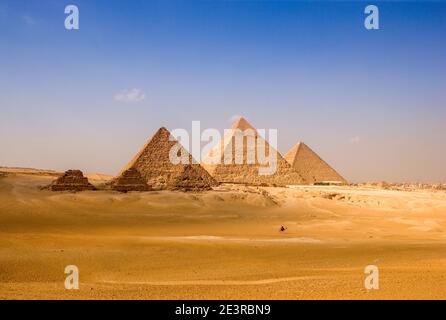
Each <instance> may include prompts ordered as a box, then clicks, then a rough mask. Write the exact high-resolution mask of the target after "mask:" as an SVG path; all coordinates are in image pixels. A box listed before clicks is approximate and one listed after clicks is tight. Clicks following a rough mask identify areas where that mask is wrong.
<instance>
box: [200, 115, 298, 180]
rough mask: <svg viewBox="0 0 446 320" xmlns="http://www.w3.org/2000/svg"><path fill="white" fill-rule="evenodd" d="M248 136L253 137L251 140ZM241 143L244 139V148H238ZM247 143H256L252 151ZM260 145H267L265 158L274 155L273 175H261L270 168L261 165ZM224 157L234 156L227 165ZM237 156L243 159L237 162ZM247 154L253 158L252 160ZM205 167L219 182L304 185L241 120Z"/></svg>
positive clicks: (206, 159)
mask: <svg viewBox="0 0 446 320" xmlns="http://www.w3.org/2000/svg"><path fill="white" fill-rule="evenodd" d="M247 134H250V135H251V136H249V137H248V136H247ZM241 139H243V140H242V141H243V146H236V141H241ZM248 139H252V140H251V141H255V144H253V145H250V146H249V149H248V143H247V142H248ZM258 143H264V145H265V148H264V150H265V154H266V157H269V155H270V154H271V152H274V153H275V157H273V158H275V159H276V161H277V162H276V170H275V172H274V173H273V174H264V173H263V174H261V172H262V170H264V169H266V168H267V167H268V165H267V164H265V163H262V162H261V161H259V154H257V151H256V146H257V145H258ZM239 144H240V143H239ZM242 148H243V149H242ZM248 151H249V153H248ZM225 153H226V154H229V155H230V154H231V153H232V162H229V161H226V163H225ZM236 154H238V155H239V156H242V159H241V160H238V161H237V162H236ZM248 154H250V155H251V158H249V159H250V160H249V159H248ZM252 157H253V158H254V159H253V158H252ZM239 159H240V157H239ZM202 165H203V167H204V168H205V169H206V170H207V171H208V172H209V173H210V174H211V175H212V176H213V177H214V178H215V179H216V180H217V181H218V182H224V183H241V184H249V185H268V186H272V185H277V186H283V185H293V184H304V183H305V180H304V179H303V177H302V176H300V175H299V173H298V172H297V171H296V170H294V169H293V168H292V166H291V165H290V164H289V163H288V162H287V161H286V160H285V159H284V158H283V157H282V156H281V155H280V153H279V152H278V151H277V150H275V149H274V148H273V147H271V146H270V145H269V144H268V142H266V141H265V140H264V139H263V138H262V137H261V136H260V135H259V134H258V132H257V130H256V129H255V128H254V127H253V126H251V125H250V124H249V123H248V121H246V120H245V119H244V118H240V119H238V120H237V121H236V122H235V123H234V125H233V127H232V129H231V130H230V131H228V132H227V133H226V134H225V137H224V138H223V139H222V140H221V141H219V142H218V143H217V145H216V146H214V148H212V149H211V150H210V152H209V154H208V156H207V157H206V158H205V159H204V160H203V161H202Z"/></svg>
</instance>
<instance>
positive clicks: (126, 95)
mask: <svg viewBox="0 0 446 320" xmlns="http://www.w3.org/2000/svg"><path fill="white" fill-rule="evenodd" d="M113 99H114V100H115V101H119V102H125V103H133V102H141V101H144V100H145V99H146V94H145V93H144V91H142V90H141V89H137V88H133V89H128V90H124V91H122V92H120V93H117V94H115V96H114V97H113Z"/></svg>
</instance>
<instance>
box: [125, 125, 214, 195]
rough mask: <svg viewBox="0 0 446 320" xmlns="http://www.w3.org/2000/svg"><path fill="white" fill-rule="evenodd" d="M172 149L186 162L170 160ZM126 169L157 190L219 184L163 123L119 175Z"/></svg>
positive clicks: (206, 187) (206, 186)
mask: <svg viewBox="0 0 446 320" xmlns="http://www.w3.org/2000/svg"><path fill="white" fill-rule="evenodd" d="M172 150H174V151H175V152H176V153H177V155H178V156H181V158H186V159H187V162H186V163H184V164H183V163H178V164H176V163H173V162H172V161H171V159H170V153H171V152H172ZM129 169H136V170H137V171H138V172H139V174H140V175H141V177H142V178H143V179H144V180H145V182H146V183H147V184H148V185H149V186H152V187H153V188H154V189H158V190H160V189H168V190H185V191H187V190H196V191H198V190H209V189H211V187H212V186H215V185H217V184H218V183H217V181H215V179H214V178H212V177H211V176H210V174H209V173H208V172H207V171H206V170H205V169H204V168H203V167H202V166H201V165H200V164H197V163H194V162H193V159H192V156H191V155H190V154H189V153H188V152H187V151H186V150H185V149H184V148H183V147H182V146H181V144H180V143H179V142H178V141H177V140H175V139H174V137H173V136H172V135H171V134H170V132H169V131H168V130H167V129H166V128H164V127H163V128H160V129H158V131H157V132H156V133H155V134H154V136H153V137H152V138H151V139H150V140H149V141H148V142H147V143H146V145H145V146H144V147H143V148H142V149H141V151H140V152H138V154H136V156H135V157H134V158H133V159H132V160H131V161H130V162H129V163H128V164H127V166H126V167H125V168H124V169H123V170H122V171H121V173H120V174H119V176H122V175H123V174H124V173H125V172H126V171H127V170H129Z"/></svg>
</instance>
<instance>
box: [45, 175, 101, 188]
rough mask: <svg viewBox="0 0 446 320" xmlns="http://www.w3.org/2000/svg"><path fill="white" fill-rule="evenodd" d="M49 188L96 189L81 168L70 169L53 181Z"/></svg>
mask: <svg viewBox="0 0 446 320" xmlns="http://www.w3.org/2000/svg"><path fill="white" fill-rule="evenodd" d="M48 189H50V190H51V191H72V192H76V191H85V190H96V188H95V187H94V186H93V185H92V184H91V183H90V182H88V178H86V177H84V174H83V173H82V171H80V170H68V171H66V172H65V173H64V174H63V175H62V176H60V177H59V178H57V179H56V180H55V181H53V182H52V183H51V184H50V185H49V186H48Z"/></svg>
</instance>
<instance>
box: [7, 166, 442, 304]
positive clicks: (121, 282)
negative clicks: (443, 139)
mask: <svg viewBox="0 0 446 320" xmlns="http://www.w3.org/2000/svg"><path fill="white" fill-rule="evenodd" d="M53 179H54V177H51V176H38V175H20V174H19V175H15V174H12V175H8V176H5V177H0V298H19V299H20V298H31V299H41V298H50V299H67V298H68V299H69V298H75V299H78V298H79V299H84V298H87V299H115V298H120V299H127V298H129V299H135V298H136V299H140V298H147V299H199V298H205V299H214V298H215V299H220V298H227V299H228V298H229V299H236V298H242V299H243V298H246V299H254V298H255V299H270V298H273V299H274V298H277V299H300V298H308V299H328V298H335V299H344V298H358V299H375V298H386V299H400V298H420V299H424V298H441V299H445V298H446V276H445V274H446V237H445V230H446V215H445V213H446V193H445V192H427V191H426V190H421V191H411V192H409V191H407V192H406V191H394V190H382V189H372V188H361V187H347V186H345V187H344V186H343V187H336V186H298V187H292V188H267V187H244V186H241V185H223V186H219V187H217V188H215V190H213V191H207V192H202V193H182V192H173V191H157V192H147V193H136V192H130V193H126V194H121V193H118V192H113V191H86V192H80V193H54V192H50V191H47V190H40V189H39V187H40V186H43V185H47V184H49V183H50V182H51V181H52V180H53ZM282 225H283V226H286V227H287V229H286V231H285V232H280V231H279V228H280V226H282ZM68 264H74V265H77V266H78V267H79V269H80V281H81V285H80V290H75V291H73V290H70V291H69V290H65V289H64V279H65V276H66V275H65V274H64V268H65V266H66V265H68ZM369 264H376V265H377V266H379V268H380V276H381V278H380V289H379V290H375V291H367V290H365V289H364V286H363V281H364V277H365V275H364V267H365V266H366V265H369Z"/></svg>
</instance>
